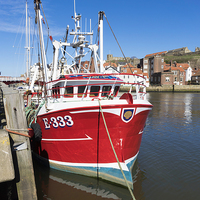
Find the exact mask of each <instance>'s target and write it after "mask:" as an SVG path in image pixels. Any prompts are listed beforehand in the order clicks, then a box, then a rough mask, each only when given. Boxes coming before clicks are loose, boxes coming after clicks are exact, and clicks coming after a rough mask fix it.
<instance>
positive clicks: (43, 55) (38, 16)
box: [34, 0, 49, 89]
mask: <svg viewBox="0 0 200 200" xmlns="http://www.w3.org/2000/svg"><path fill="white" fill-rule="evenodd" d="M34 3H35V12H36V23H37V24H38V30H39V37H40V51H41V59H42V67H43V71H44V80H45V82H46V83H47V82H49V79H48V74H47V62H46V53H45V48H44V38H43V30H42V22H41V21H42V16H41V14H40V4H41V1H40V0H34ZM47 89H48V88H47Z"/></svg>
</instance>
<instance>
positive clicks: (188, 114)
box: [183, 94, 193, 123]
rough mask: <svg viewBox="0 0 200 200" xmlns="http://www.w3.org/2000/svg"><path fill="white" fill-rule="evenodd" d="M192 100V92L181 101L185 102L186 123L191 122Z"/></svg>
mask: <svg viewBox="0 0 200 200" xmlns="http://www.w3.org/2000/svg"><path fill="white" fill-rule="evenodd" d="M192 100H193V96H192V94H188V95H187V96H185V97H184V99H183V101H184V103H185V112H184V115H185V120H186V121H185V122H186V123H191V122H192Z"/></svg>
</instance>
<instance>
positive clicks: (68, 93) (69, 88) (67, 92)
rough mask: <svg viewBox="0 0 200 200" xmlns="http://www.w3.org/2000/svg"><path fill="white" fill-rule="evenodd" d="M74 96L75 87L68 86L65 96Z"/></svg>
mask: <svg viewBox="0 0 200 200" xmlns="http://www.w3.org/2000/svg"><path fill="white" fill-rule="evenodd" d="M73 96H74V94H73V87H70V86H67V87H66V88H65V93H64V97H66V98H72V97H73Z"/></svg>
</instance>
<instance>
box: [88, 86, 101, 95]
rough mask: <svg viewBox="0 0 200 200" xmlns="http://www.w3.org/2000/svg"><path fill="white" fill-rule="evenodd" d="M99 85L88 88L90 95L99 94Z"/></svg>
mask: <svg viewBox="0 0 200 200" xmlns="http://www.w3.org/2000/svg"><path fill="white" fill-rule="evenodd" d="M99 90H100V86H91V88H90V97H97V96H99Z"/></svg>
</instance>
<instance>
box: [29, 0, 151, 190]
mask: <svg viewBox="0 0 200 200" xmlns="http://www.w3.org/2000/svg"><path fill="white" fill-rule="evenodd" d="M39 3H40V2H39V1H36V6H35V7H36V13H37V16H38V17H37V19H40V18H41V17H40V10H39V5H40V4H39ZM80 17H81V16H80V15H76V13H75V16H74V20H75V30H74V31H73V32H72V33H71V35H74V36H75V39H74V40H73V42H72V43H68V42H67V41H64V42H56V41H54V42H53V45H54V49H55V51H54V53H55V54H54V64H53V67H54V68H53V69H52V70H51V71H52V72H53V74H52V77H51V80H50V79H49V78H48V76H47V73H46V77H47V79H46V80H45V81H46V88H44V90H43V98H42V100H41V104H40V105H39V107H38V108H37V109H36V110H35V116H34V117H33V118H32V120H30V121H29V122H30V126H31V127H32V128H33V130H34V134H35V135H34V137H33V139H32V148H33V152H34V154H35V155H37V157H38V158H40V159H41V160H43V161H46V162H48V163H49V165H50V167H52V168H55V169H58V170H62V171H67V172H72V173H77V174H82V175H87V176H92V177H100V178H102V179H104V180H107V181H110V182H114V183H117V184H121V185H125V186H127V185H126V184H127V183H128V185H129V186H130V187H131V188H132V187H133V183H132V175H131V168H132V166H133V165H134V162H135V160H136V158H137V155H138V153H139V149H140V144H141V140H142V135H143V131H144V126H145V122H146V119H147V116H148V114H149V112H150V110H151V109H152V105H151V103H149V102H148V101H147V100H146V86H145V78H144V77H143V76H139V75H137V74H120V73H112V74H106V72H105V71H104V72H103V71H102V70H101V69H102V63H101V61H102V60H101V58H100V69H99V68H98V65H97V63H98V61H96V60H95V59H96V58H97V46H96V45H91V44H90V45H89V44H88V42H87V41H85V36H86V35H90V34H91V31H90V32H89V34H87V33H82V32H80V28H79V20H80ZM102 20H103V12H100V13H99V27H100V30H101V25H102ZM38 26H39V27H40V26H41V22H40V21H38ZM40 30H41V27H40ZM41 41H42V40H41ZM41 46H42V45H41ZM63 46H64V47H73V48H74V49H76V50H77V52H80V54H79V55H77V54H76V58H75V59H74V61H75V62H74V63H73V64H72V65H68V66H67V67H66V69H67V70H68V71H67V73H61V74H59V75H58V73H57V71H56V69H58V68H59V64H58V63H59V62H58V51H59V50H60V49H61V48H62V47H63ZM83 48H89V49H90V50H91V51H93V54H92V55H93V59H94V68H95V73H80V72H81V70H80V63H81V62H80V59H81V58H82V57H83ZM41 50H42V51H44V49H42V48H41ZM65 50H66V49H65ZM42 55H43V57H45V56H44V55H45V53H44V54H42ZM63 58H64V57H62V59H61V60H64V59H63ZM63 63H64V62H61V65H60V67H61V68H62V66H63ZM95 63H96V64H95ZM43 66H44V67H45V66H46V63H45V61H44V62H43ZM125 75H127V76H133V77H134V78H133V79H132V80H133V81H132V83H129V87H130V90H129V92H127V93H124V94H122V95H119V89H120V86H121V85H125V84H126V83H125V82H124V81H123V80H122V76H125ZM134 80H135V81H134ZM138 80H140V81H138ZM132 90H134V91H132ZM37 138H39V139H40V141H39V142H38V141H36V139H37ZM124 179H126V180H124ZM126 182H127V183H126Z"/></svg>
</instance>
